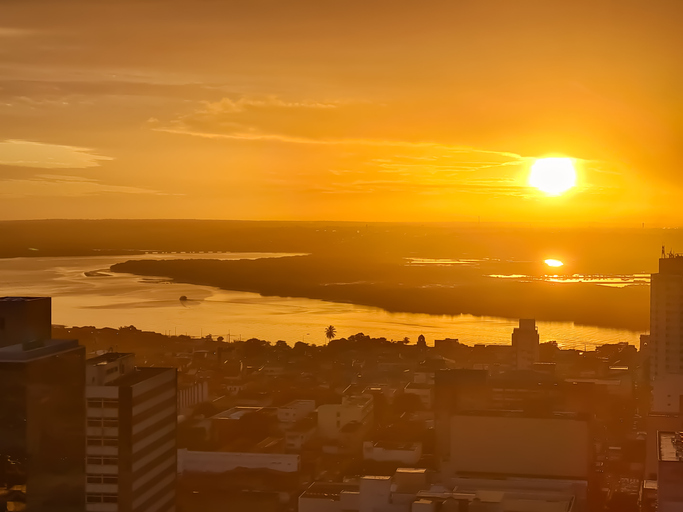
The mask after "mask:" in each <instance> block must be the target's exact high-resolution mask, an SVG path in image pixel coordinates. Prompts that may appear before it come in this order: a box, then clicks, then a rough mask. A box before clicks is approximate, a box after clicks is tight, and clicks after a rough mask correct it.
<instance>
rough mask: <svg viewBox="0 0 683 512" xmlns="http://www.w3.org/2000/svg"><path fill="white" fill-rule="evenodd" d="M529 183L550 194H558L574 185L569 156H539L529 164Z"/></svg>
mask: <svg viewBox="0 0 683 512" xmlns="http://www.w3.org/2000/svg"><path fill="white" fill-rule="evenodd" d="M529 185H531V186H532V187H536V188H537V189H538V190H540V191H541V192H545V193H546V194H548V195H550V196H559V195H560V194H562V193H563V192H566V191H567V190H569V189H570V188H572V187H573V186H575V185H576V171H575V170H574V164H573V163H572V159H571V158H539V159H538V160H536V162H534V165H532V166H531V174H530V175H529Z"/></svg>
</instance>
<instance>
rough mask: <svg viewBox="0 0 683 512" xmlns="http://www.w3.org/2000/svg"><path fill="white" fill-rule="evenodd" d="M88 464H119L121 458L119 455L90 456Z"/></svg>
mask: <svg viewBox="0 0 683 512" xmlns="http://www.w3.org/2000/svg"><path fill="white" fill-rule="evenodd" d="M88 464H90V465H93V466H102V465H104V466H118V464H119V459H118V458H117V457H98V456H94V457H92V456H91V457H88Z"/></svg>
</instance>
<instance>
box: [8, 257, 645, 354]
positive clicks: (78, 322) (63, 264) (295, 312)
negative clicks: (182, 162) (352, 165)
mask: <svg viewBox="0 0 683 512" xmlns="http://www.w3.org/2000/svg"><path fill="white" fill-rule="evenodd" d="M278 256H285V255H284V254H261V253H212V254H209V253H207V254H147V255H135V256H95V257H49V258H47V257H46V258H10V259H2V260H0V296H3V295H17V296H51V297H52V321H53V323H54V324H61V325H67V326H84V325H92V326H95V327H114V328H118V327H120V326H126V325H134V326H135V327H137V328H138V329H142V330H149V331H157V332H161V333H167V334H174V333H177V334H188V335H191V336H201V335H207V334H212V335H213V336H223V337H225V338H226V339H239V338H241V339H248V338H260V339H265V340H268V341H272V342H275V341H277V340H285V341H287V342H289V343H291V344H293V343H295V342H297V341H304V342H306V343H313V344H322V343H325V341H326V339H325V336H324V329H325V327H327V326H328V325H334V326H335V327H336V329H337V336H338V337H343V336H349V335H351V334H356V333H359V332H363V333H365V334H367V335H370V336H373V337H381V336H384V337H386V338H389V339H394V340H399V339H403V338H404V337H408V338H409V339H410V340H411V342H415V341H416V340H417V337H418V336H419V335H420V334H424V335H425V337H426V338H427V343H428V344H430V345H431V344H432V343H433V340H434V339H442V338H458V339H459V340H460V341H461V342H463V343H467V344H476V343H490V344H508V343H510V336H511V334H512V329H513V328H514V327H515V326H516V325H517V323H516V321H514V320H508V319H503V318H492V317H475V316H472V315H458V316H450V315H426V314H413V313H389V312H387V311H384V310H382V309H378V308H373V307H368V306H357V305H353V304H342V303H336V302H325V301H320V300H313V299H303V298H287V297H262V296H261V295H259V294H256V293H247V292H236V291H226V290H220V289H218V288H214V287H210V286H197V285H191V284H183V283H172V282H170V281H168V280H167V279H164V278H144V277H140V276H134V275H130V274H114V273H110V272H108V269H109V267H110V266H111V265H113V264H114V263H118V262H122V261H126V260H128V259H131V258H135V259H160V258H215V259H244V258H251V259H253V258H261V257H278ZM86 272H87V274H86ZM183 295H184V296H186V297H187V299H188V300H184V301H181V300H180V297H181V296H183ZM537 325H538V330H539V334H540V338H541V342H544V341H549V340H555V341H557V342H558V344H559V345H560V346H561V347H563V348H580V349H583V348H588V349H590V348H592V347H594V346H596V345H601V344H604V343H617V342H628V343H630V344H633V345H636V346H639V333H635V332H631V331H626V330H619V329H606V328H601V327H590V326H581V325H575V324H573V323H568V322H538V323H537Z"/></svg>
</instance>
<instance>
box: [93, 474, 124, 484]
mask: <svg viewBox="0 0 683 512" xmlns="http://www.w3.org/2000/svg"><path fill="white" fill-rule="evenodd" d="M86 481H87V482H88V483H89V484H118V483H119V477H118V476H115V475H87V477H86Z"/></svg>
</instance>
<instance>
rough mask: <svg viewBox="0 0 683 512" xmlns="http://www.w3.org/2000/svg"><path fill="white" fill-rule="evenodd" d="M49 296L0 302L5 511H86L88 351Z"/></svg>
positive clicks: (0, 454) (0, 473) (1, 502)
mask: <svg viewBox="0 0 683 512" xmlns="http://www.w3.org/2000/svg"><path fill="white" fill-rule="evenodd" d="M50 329H51V311H50V299H49V298H46V297H40V298H35V297H3V298H0V510H29V511H31V512H82V511H83V510H85V500H84V498H85V349H84V347H82V346H80V345H79V344H78V342H77V341H75V340H51V339H50Z"/></svg>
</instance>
